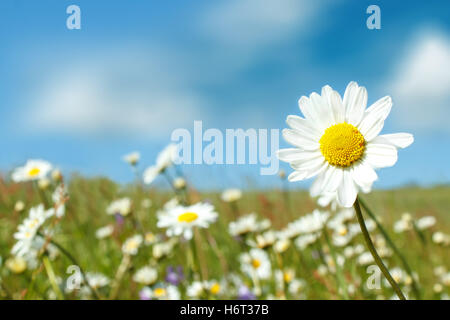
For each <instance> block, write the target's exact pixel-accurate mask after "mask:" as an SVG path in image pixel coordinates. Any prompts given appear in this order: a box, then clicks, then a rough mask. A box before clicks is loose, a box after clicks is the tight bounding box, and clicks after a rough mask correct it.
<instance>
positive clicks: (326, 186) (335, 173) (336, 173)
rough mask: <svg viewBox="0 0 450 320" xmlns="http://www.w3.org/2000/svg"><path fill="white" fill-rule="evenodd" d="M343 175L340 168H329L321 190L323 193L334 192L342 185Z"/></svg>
mask: <svg viewBox="0 0 450 320" xmlns="http://www.w3.org/2000/svg"><path fill="white" fill-rule="evenodd" d="M343 175H344V170H342V168H338V167H334V166H330V169H328V170H327V171H326V172H325V178H324V181H323V185H322V190H323V191H324V192H335V191H336V190H337V188H338V187H339V185H340V184H341V183H342V179H343Z"/></svg>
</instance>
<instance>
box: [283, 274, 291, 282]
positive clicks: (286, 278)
mask: <svg viewBox="0 0 450 320" xmlns="http://www.w3.org/2000/svg"><path fill="white" fill-rule="evenodd" d="M283 278H284V282H287V283H289V282H291V281H292V273H290V272H285V273H284V274H283Z"/></svg>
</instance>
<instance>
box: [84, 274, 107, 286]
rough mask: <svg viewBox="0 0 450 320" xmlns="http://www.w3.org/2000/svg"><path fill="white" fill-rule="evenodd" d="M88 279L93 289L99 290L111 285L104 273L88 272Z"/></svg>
mask: <svg viewBox="0 0 450 320" xmlns="http://www.w3.org/2000/svg"><path fill="white" fill-rule="evenodd" d="M86 278H87V281H88V283H89V285H90V286H91V287H92V288H93V289H99V288H102V287H106V286H107V285H109V282H110V280H109V278H108V277H107V276H105V275H104V274H102V273H99V272H96V273H93V272H88V273H86Z"/></svg>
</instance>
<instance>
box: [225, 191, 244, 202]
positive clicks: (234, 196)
mask: <svg viewBox="0 0 450 320" xmlns="http://www.w3.org/2000/svg"><path fill="white" fill-rule="evenodd" d="M241 197H242V191H241V190H239V189H227V190H224V191H223V192H222V195H221V196H220V198H221V199H222V200H223V201H225V202H235V201H238V200H239V199H240V198H241Z"/></svg>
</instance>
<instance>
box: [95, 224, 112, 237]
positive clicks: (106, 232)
mask: <svg viewBox="0 0 450 320" xmlns="http://www.w3.org/2000/svg"><path fill="white" fill-rule="evenodd" d="M113 232H114V226H113V225H111V224H109V225H107V226H104V227H101V228H99V229H97V231H95V237H96V238H97V239H104V238H107V237H109V236H110V235H112V234H113Z"/></svg>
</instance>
